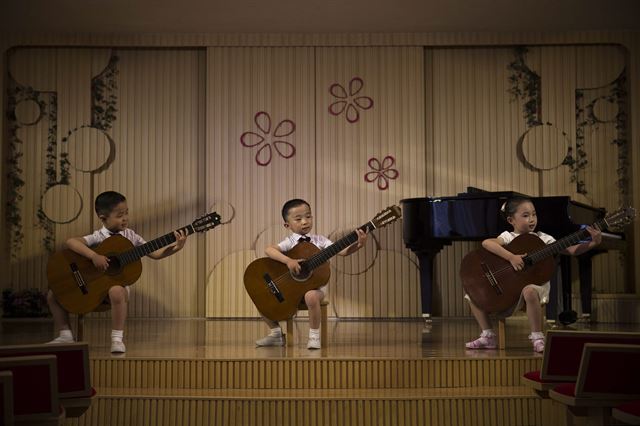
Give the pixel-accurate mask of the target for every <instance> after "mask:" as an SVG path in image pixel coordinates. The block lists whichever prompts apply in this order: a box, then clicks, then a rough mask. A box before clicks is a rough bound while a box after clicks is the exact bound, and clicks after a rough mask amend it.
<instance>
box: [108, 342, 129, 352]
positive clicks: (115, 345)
mask: <svg viewBox="0 0 640 426" xmlns="http://www.w3.org/2000/svg"><path fill="white" fill-rule="evenodd" d="M126 351H127V349H126V348H125V347H124V343H122V342H118V341H117V340H112V341H111V353H112V354H122V353H125V352H126Z"/></svg>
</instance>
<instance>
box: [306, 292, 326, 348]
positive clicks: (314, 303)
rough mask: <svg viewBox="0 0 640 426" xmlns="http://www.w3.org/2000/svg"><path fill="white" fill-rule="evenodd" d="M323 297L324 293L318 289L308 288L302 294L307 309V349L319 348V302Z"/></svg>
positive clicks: (320, 345) (320, 344)
mask: <svg viewBox="0 0 640 426" xmlns="http://www.w3.org/2000/svg"><path fill="white" fill-rule="evenodd" d="M323 298H324V293H323V292H322V291H320V290H310V291H308V292H306V293H305V295H304V303H305V304H306V305H307V309H308V310H309V341H308V342H307V349H320V348H321V347H322V343H321V342H320V317H321V311H320V302H322V299H323Z"/></svg>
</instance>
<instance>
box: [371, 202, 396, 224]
mask: <svg viewBox="0 0 640 426" xmlns="http://www.w3.org/2000/svg"><path fill="white" fill-rule="evenodd" d="M400 217H402V210H400V207H399V206H395V205H394V206H389V207H387V208H386V209H384V210H382V211H381V212H379V213H378V214H377V215H376V216H375V217H374V218H373V219H371V223H373V225H374V226H375V227H376V228H382V227H383V226H387V225H388V224H390V223H393V222H395V221H396V220H398V219H399V218H400Z"/></svg>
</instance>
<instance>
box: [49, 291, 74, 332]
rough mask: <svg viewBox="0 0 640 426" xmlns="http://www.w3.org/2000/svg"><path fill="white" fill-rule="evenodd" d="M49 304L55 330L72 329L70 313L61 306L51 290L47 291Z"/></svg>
mask: <svg viewBox="0 0 640 426" xmlns="http://www.w3.org/2000/svg"><path fill="white" fill-rule="evenodd" d="M47 304H48V305H49V310H50V311H51V316H53V326H54V328H55V331H56V332H59V331H60V330H70V329H71V327H69V313H68V312H67V311H65V310H64V308H63V307H62V306H60V304H59V303H58V301H57V300H56V297H55V296H54V295H53V292H52V291H51V290H49V292H48V293H47Z"/></svg>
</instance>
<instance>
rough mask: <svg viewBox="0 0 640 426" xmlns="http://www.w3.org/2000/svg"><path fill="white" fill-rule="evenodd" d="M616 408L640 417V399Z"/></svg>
mask: <svg viewBox="0 0 640 426" xmlns="http://www.w3.org/2000/svg"><path fill="white" fill-rule="evenodd" d="M616 408H617V409H618V410H620V411H624V412H625V413H628V414H633V415H634V416H637V417H640V399H638V400H636V401H632V402H627V403H626V404H621V405H618V406H617V407H616Z"/></svg>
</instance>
